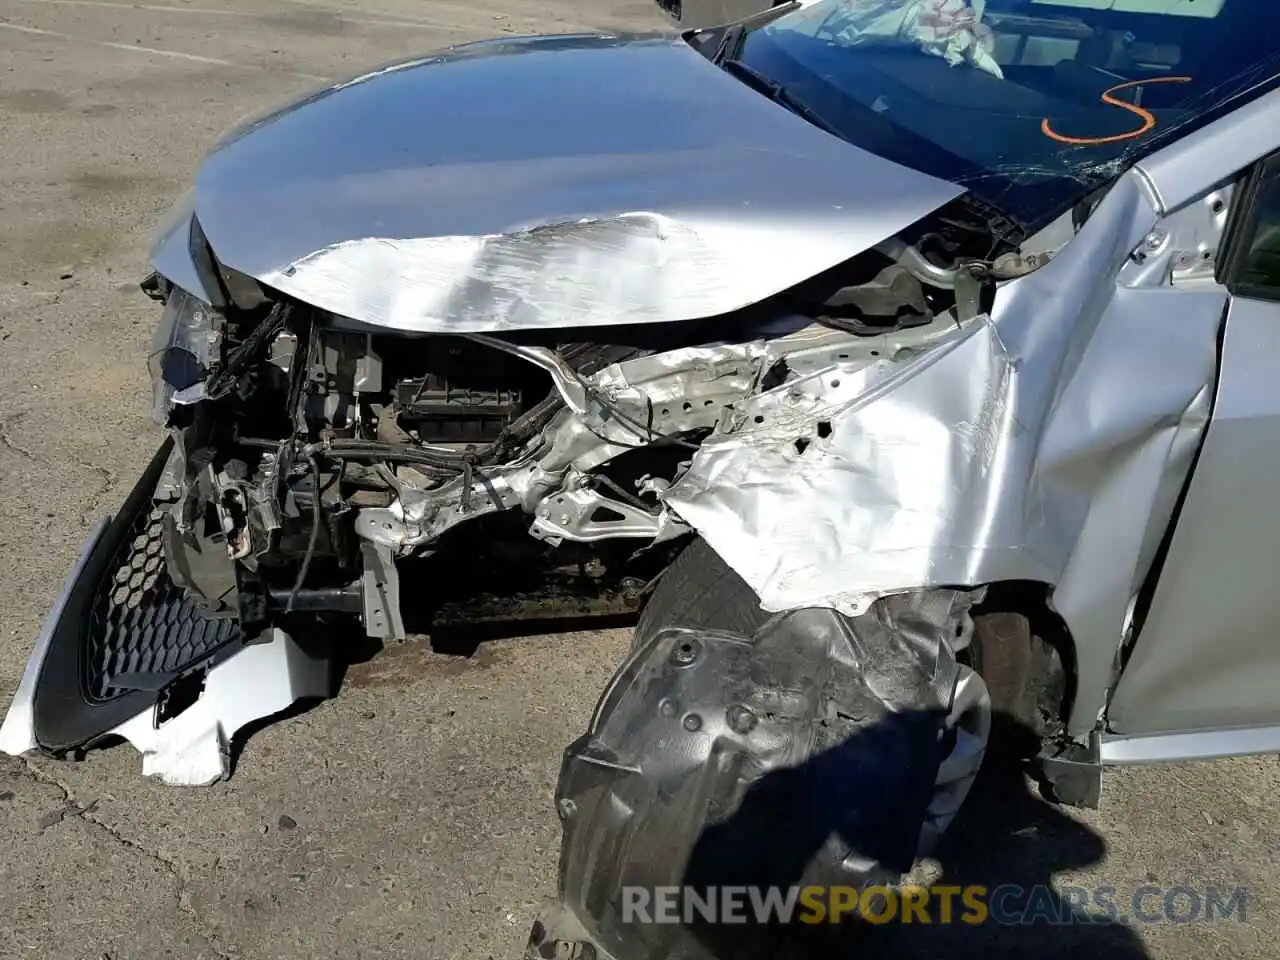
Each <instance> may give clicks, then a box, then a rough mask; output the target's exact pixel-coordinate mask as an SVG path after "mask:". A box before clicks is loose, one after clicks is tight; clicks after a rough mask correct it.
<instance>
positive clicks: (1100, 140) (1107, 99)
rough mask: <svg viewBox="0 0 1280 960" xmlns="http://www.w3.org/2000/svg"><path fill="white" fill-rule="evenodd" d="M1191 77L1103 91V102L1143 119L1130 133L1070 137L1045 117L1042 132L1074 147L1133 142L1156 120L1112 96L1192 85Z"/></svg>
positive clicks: (1135, 82)
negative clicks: (1151, 87)
mask: <svg viewBox="0 0 1280 960" xmlns="http://www.w3.org/2000/svg"><path fill="white" fill-rule="evenodd" d="M1191 79H1192V78H1191V77H1152V78H1150V79H1149V80H1129V81H1127V82H1126V83H1117V84H1116V85H1115V86H1114V87H1108V88H1107V89H1106V90H1104V91H1102V102H1103V103H1106V104H1110V105H1111V106H1113V107H1119V108H1120V109H1121V110H1128V111H1129V112H1130V113H1133V114H1136V115H1137V116H1139V117H1141V118H1142V126H1141V127H1139V128H1138V129H1137V130H1131V131H1129V132H1128V133H1117V134H1116V135H1114V136H1111V137H1069V136H1067V135H1066V134H1062V133H1058V132H1057V131H1056V130H1054V129H1053V127H1052V126H1050V125H1049V118H1048V117H1045V118H1044V119H1043V120H1041V121H1040V132H1041V133H1043V134H1044V135H1045V136H1046V137H1048V138H1049V139H1050V140H1056V141H1058V143H1069V144H1071V145H1072V146H1081V147H1096V146H1100V145H1101V144H1104V143H1119V142H1120V141H1121V140H1133V139H1135V138H1137V137H1140V136H1142V135H1143V134H1144V133H1146V132H1147V131H1148V130H1150V129H1151V128H1152V127H1154V126H1155V125H1156V118H1155V117H1154V116H1152V115H1151V113H1150V112H1148V111H1146V110H1143V109H1142V107H1139V106H1137V105H1136V104H1132V103H1125V102H1124V101H1123V100H1117V99H1116V98H1115V97H1113V96H1112V94H1113V93H1116V92H1118V91H1120V90H1127V89H1128V88H1129V87H1141V86H1145V85H1146V84H1149V83H1190V82H1191Z"/></svg>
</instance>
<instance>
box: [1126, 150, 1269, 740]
mask: <svg viewBox="0 0 1280 960" xmlns="http://www.w3.org/2000/svg"><path fill="white" fill-rule="evenodd" d="M1218 280H1219V282H1221V283H1223V284H1224V285H1225V286H1226V287H1227V289H1228V290H1229V291H1230V293H1231V299H1230V304H1229V307H1228V311H1227V317H1226V322H1225V325H1224V334H1223V339H1222V344H1221V349H1220V365H1219V383H1218V393H1217V398H1216V402H1215V405H1214V410H1213V415H1212V419H1211V421H1210V424H1209V427H1208V430H1207V431H1206V434H1205V441H1204V446H1203V448H1202V450H1201V452H1200V456H1199V460H1198V462H1197V464H1196V467H1195V469H1194V471H1193V473H1192V478H1191V481H1190V484H1189V485H1188V487H1187V490H1186V492H1185V498H1184V500H1183V504H1182V508H1181V511H1180V514H1179V516H1178V518H1177V521H1176V524H1175V527H1174V529H1173V532H1172V536H1171V538H1170V539H1169V541H1168V550H1167V553H1166V556H1165V558H1164V562H1163V565H1162V566H1161V568H1160V571H1159V575H1158V580H1157V583H1156V587H1155V590H1154V593H1153V594H1152V596H1151V602H1150V607H1149V609H1148V611H1147V613H1146V615H1145V617H1143V618H1142V620H1141V623H1140V625H1139V628H1138V633H1137V636H1136V638H1135V640H1134V643H1133V646H1132V648H1131V654H1130V656H1129V659H1128V662H1127V663H1126V665H1125V666H1124V669H1123V671H1122V673H1121V675H1120V679H1119V681H1118V683H1117V685H1116V686H1115V689H1114V691H1113V695H1112V697H1111V701H1110V704H1109V707H1108V710H1107V718H1106V719H1107V724H1106V729H1107V735H1106V736H1104V738H1103V748H1102V754H1103V759H1104V760H1112V761H1115V762H1123V761H1129V762H1138V761H1142V760H1160V759H1175V758H1178V757H1184V756H1188V757H1190V756H1214V755H1224V754H1235V753H1252V752H1262V751H1272V750H1280V616H1278V614H1280V155H1273V156H1271V157H1270V158H1268V159H1265V160H1263V161H1262V162H1260V163H1258V164H1257V165H1256V166H1255V167H1254V169H1253V170H1252V171H1251V172H1250V173H1249V174H1248V176H1247V177H1246V179H1245V182H1244V186H1243V189H1242V190H1240V191H1238V192H1237V199H1236V207H1235V209H1234V210H1233V211H1232V214H1231V220H1230V224H1229V226H1228V230H1227V236H1226V240H1225V243H1224V246H1223V253H1222V256H1221V258H1220V263H1219V268H1218Z"/></svg>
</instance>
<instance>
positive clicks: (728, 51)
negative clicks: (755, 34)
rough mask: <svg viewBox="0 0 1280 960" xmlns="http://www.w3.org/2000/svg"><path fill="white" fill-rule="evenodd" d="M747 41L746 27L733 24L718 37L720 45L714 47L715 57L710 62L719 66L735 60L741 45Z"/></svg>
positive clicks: (740, 50)
mask: <svg viewBox="0 0 1280 960" xmlns="http://www.w3.org/2000/svg"><path fill="white" fill-rule="evenodd" d="M746 39H747V25H746V24H745V23H735V24H734V25H733V26H732V27H730V28H729V29H728V30H726V31H725V32H724V34H723V36H721V37H720V45H719V46H718V47H716V55H715V56H714V57H712V58H711V62H712V63H714V64H716V65H720V64H722V63H724V62H725V61H726V60H735V59H737V57H738V54H740V53H742V45H743V44H744V43H745V42H746Z"/></svg>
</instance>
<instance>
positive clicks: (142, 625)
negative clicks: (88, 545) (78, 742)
mask: <svg viewBox="0 0 1280 960" xmlns="http://www.w3.org/2000/svg"><path fill="white" fill-rule="evenodd" d="M163 516H164V515H163V513H162V511H160V510H159V509H156V508H151V509H150V510H143V511H140V512H139V514H138V516H137V519H135V520H134V523H133V527H132V529H131V530H130V533H129V537H128V538H127V539H126V540H125V541H124V543H123V544H121V546H120V548H119V550H118V551H117V553H116V556H115V558H114V560H113V563H112V565H111V568H110V569H109V571H108V573H107V575H106V576H105V577H104V578H103V581H102V583H101V585H100V586H99V588H98V594H97V596H96V598H95V600H94V605H93V614H92V616H91V618H90V624H89V637H88V644H87V651H86V652H87V661H88V662H87V664H86V667H87V669H86V671H85V679H86V681H87V686H88V689H87V690H86V691H85V692H86V693H88V694H89V695H90V696H91V697H93V698H94V699H96V700H99V701H102V700H109V699H111V698H113V697H115V696H117V695H119V694H121V693H123V692H125V691H127V690H130V689H159V688H160V687H162V686H164V685H165V683H166V681H167V680H168V679H169V678H172V677H173V675H174V674H177V673H180V672H182V671H183V670H185V669H187V668H188V667H191V666H193V665H195V664H197V663H199V662H200V661H202V660H204V659H206V658H207V657H209V656H210V655H211V654H213V653H214V652H215V651H217V650H218V649H219V648H220V647H223V646H225V645H226V644H228V643H231V642H232V641H235V640H239V639H240V636H241V634H240V627H239V624H238V622H237V621H236V620H234V619H232V618H227V617H211V616H209V615H207V614H206V613H205V612H204V611H202V610H201V609H200V608H199V607H197V606H196V604H195V603H193V602H192V601H191V600H190V599H189V598H188V597H187V595H186V593H185V591H183V590H182V589H181V588H180V587H179V586H177V584H175V583H174V582H173V581H172V580H171V579H170V578H169V574H168V572H167V571H166V569H165V561H164V544H163V540H162V529H163V528H162V520H163Z"/></svg>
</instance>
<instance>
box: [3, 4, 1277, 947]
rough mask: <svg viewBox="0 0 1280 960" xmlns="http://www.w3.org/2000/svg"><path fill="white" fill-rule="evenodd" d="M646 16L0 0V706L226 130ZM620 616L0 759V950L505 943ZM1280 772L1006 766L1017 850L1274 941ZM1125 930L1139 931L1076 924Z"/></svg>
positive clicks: (87, 510)
mask: <svg viewBox="0 0 1280 960" xmlns="http://www.w3.org/2000/svg"><path fill="white" fill-rule="evenodd" d="M659 22H660V20H659V18H658V16H657V14H656V12H655V11H653V10H651V9H650V0H359V2H355V0H348V2H344V0H193V2H187V0H154V2H150V3H145V2H139V3H134V2H107V0H0V479H2V480H3V497H0V601H2V603H0V706H3V705H5V704H7V699H8V695H9V692H10V691H12V690H13V689H14V687H15V686H16V684H17V681H18V677H19V675H20V673H21V671H22V667H23V664H24V662H25V660H26V657H27V652H28V649H29V645H30V643H31V641H32V639H33V638H34V637H35V635H36V632H37V629H38V626H39V621H40V618H41V616H42V614H43V613H44V611H45V609H46V608H47V606H48V605H49V603H50V602H51V601H52V599H53V598H54V595H55V593H56V591H57V589H58V585H59V582H60V581H61V578H62V577H63V575H64V572H65V571H66V570H67V568H68V566H69V564H70V563H71V562H72V560H73V558H74V556H75V554H76V552H77V551H78V549H79V547H80V544H81V541H82V539H83V538H84V536H85V534H86V532H87V529H88V524H89V523H90V521H91V520H92V519H93V518H95V517H97V516H99V515H101V514H103V513H104V512H107V511H110V510H113V509H114V508H115V506H116V505H117V503H118V501H119V500H120V498H121V497H122V496H123V495H124V493H125V492H126V490H127V488H128V486H129V485H130V484H131V483H132V482H133V479H134V476H135V474H136V472H137V471H138V470H139V468H140V466H141V465H142V464H143V463H144V461H145V459H146V458H147V457H148V456H149V454H150V452H151V451H152V449H153V448H154V446H155V445H156V443H157V441H158V439H159V437H158V434H157V430H156V429H155V428H154V427H152V426H151V425H150V422H149V421H148V419H147V392H146V371H145V369H144V364H143V356H144V352H145V347H146V344H147V341H148V337H149V335H150V333H151V330H152V327H153V325H154V323H155V321H156V319H157V315H158V314H157V310H156V309H155V307H154V306H153V305H152V304H150V303H149V302H148V301H146V300H145V299H144V298H143V297H142V296H141V295H140V294H139V292H138V291H137V288H136V282H137V280H138V279H140V277H141V276H142V275H143V273H144V272H145V269H146V268H145V260H144V258H145V252H146V243H147V236H148V232H149V230H150V228H151V226H152V224H153V223H154V222H155V220H156V218H157V216H158V215H159V214H160V213H161V212H162V211H163V210H164V209H165V208H166V206H167V205H168V204H169V203H170V201H171V200H172V199H173V198H174V197H175V196H176V195H177V194H178V193H179V191H180V190H182V189H183V187H184V186H185V184H186V183H187V182H188V180H189V178H190V177H191V175H192V173H193V171H194V169H195V167H196V164H197V161H198V159H199V157H200V155H201V154H202V152H203V151H204V150H205V149H206V148H207V147H208V146H209V144H210V143H211V141H212V140H213V138H214V136H215V135H216V134H217V132H218V131H219V130H221V129H223V128H224V127H226V126H228V125H229V124H231V123H232V122H233V121H235V120H237V119H239V118H241V117H242V116H244V115H245V114H248V113H251V112H255V111H257V110H259V109H261V108H263V107H265V106H267V105H269V104H271V103H272V102H274V101H278V100H280V99H282V98H286V97H289V96H291V95H294V94H297V93H299V92H301V91H304V90H306V89H307V88H309V87H312V86H314V85H315V84H316V83H318V82H320V81H322V80H323V79H326V78H330V77H337V76H341V75H344V74H348V73H351V72H354V71H356V70H357V69H359V68H362V67H365V66H367V65H371V64H375V63H378V62H380V61H383V60H387V59H390V58H393V57H397V56H401V55H405V54H409V53H412V52H421V51H424V50H429V49H431V48H434V47H438V46H441V45H444V44H448V43H452V42H458V41H461V40H466V39H470V38H478V37H483V36H486V35H494V34H501V33H528V32H550V31H573V30H579V29H582V28H584V27H588V26H594V27H614V28H618V27H627V26H632V27H634V26H652V25H656V24H658V23H659ZM625 643H626V637H625V635H624V634H622V633H619V632H617V631H615V632H609V633H603V634H582V633H579V634H570V635H562V636H557V637H554V638H548V637H540V638H529V639H524V640H518V641H506V642H502V643H496V644H492V645H489V646H487V647H485V648H482V650H481V653H480V654H479V655H478V656H477V657H476V658H475V659H473V660H470V661H465V660H456V659H449V658H446V657H442V656H438V655H433V654H431V653H429V652H427V651H425V650H422V649H420V648H418V647H415V646H405V647H400V648H397V649H395V650H393V651H390V652H388V653H386V654H384V655H383V656H381V657H379V658H378V659H375V660H374V661H373V662H371V663H368V664H364V665H362V666H359V667H356V668H354V669H353V670H352V671H351V673H350V674H349V675H348V677H347V680H346V683H345V686H344V688H343V690H342V692H341V695H340V696H339V697H338V698H337V699H335V700H332V701H330V702H327V703H324V704H322V705H321V706H319V707H317V708H316V709H314V710H311V711H310V712H308V713H306V714H304V715H302V716H298V717H295V718H293V719H289V720H286V721H283V722H281V723H278V724H276V725H274V726H271V727H268V728H266V729H264V730H262V731H261V732H259V733H258V734H256V735H255V736H254V737H253V738H252V739H251V740H250V741H249V742H248V745H247V747H246V749H245V750H244V752H243V755H242V757H241V759H240V763H239V767H238V769H237V771H236V773H235V776H234V777H233V778H232V779H231V780H230V781H229V782H227V783H224V784H220V785H218V786H215V787H213V788H211V789H208V790H175V789H172V788H165V787H162V786H159V785H156V784H153V783H150V782H146V781H144V780H142V779H141V777H140V776H139V774H138V771H139V763H138V758H137V756H136V755H135V753H134V752H133V750H132V749H131V748H129V747H128V746H122V747H117V748H114V749H110V750H105V751H100V752H97V753H94V754H92V755H91V756H90V757H89V758H88V759H87V760H86V761H84V762H81V763H53V762H49V761H45V760H31V761H19V760H11V759H8V758H4V759H2V760H0V848H2V849H3V850H4V853H3V855H0V956H3V957H56V958H79V957H84V958H91V960H102V958H107V957H109V958H112V960H120V958H146V957H162V956H167V957H183V958H185V957H209V958H214V957H251V958H268V957H280V958H290V960H293V958H297V960H303V958H306V960H313V958H323V957H334V958H343V960H354V958H357V957H370V958H373V957H377V958H395V957H426V958H450V957H458V958H462V957H466V958H481V957H495V958H504V957H513V956H515V955H517V953H518V951H519V949H520V947H521V946H522V944H523V942H524V939H525V936H526V932H527V930H528V927H529V923H530V920H531V919H532V916H533V914H534V911H535V909H536V905H537V904H538V902H539V901H540V900H541V899H542V898H544V897H546V896H549V895H550V894H551V893H552V892H553V889H554V878H555V864H556V854H557V845H558V833H559V831H558V826H557V823H556V820H555V817H554V813H553V810H552V806H551V796H552V790H553V786H554V781H555V775H556V770H557V766H558V761H559V752H560V750H561V748H562V746H563V745H564V744H565V743H566V742H568V741H569V739H570V738H571V737H573V736H574V735H575V734H576V733H578V732H579V731H580V730H581V728H582V726H583V724H584V722H585V719H586V717H587V714H588V711H589V710H590V708H591V706H592V703H593V701H594V699H595V696H596V694H597V692H598V691H599V689H600V688H601V686H602V684H603V683H604V681H605V680H606V678H607V677H608V675H609V673H610V671H611V668H612V665H613V664H614V663H615V662H616V660H617V658H618V657H619V656H620V653H621V651H622V650H623V649H624V645H625ZM1278 787H1280V764H1277V762H1276V758H1275V757H1265V758H1260V759H1248V760H1240V761H1232V762H1222V763H1213V764H1205V765H1201V766H1188V767H1179V768H1173V769H1145V770H1131V771H1122V772H1117V773H1113V774H1111V775H1110V776H1109V778H1108V780H1107V783H1106V789H1105V796H1104V801H1103V807H1102V809H1101V811H1100V812H1098V813H1097V814H1092V815H1087V816H1074V815H1073V817H1072V818H1070V819H1069V818H1067V817H1065V816H1064V815H1063V814H1062V813H1060V812H1057V811H1054V810H1052V809H1050V808H1047V807H1045V806H1044V805H1043V804H1039V802H1038V801H1032V800H1030V799H1029V798H1026V797H1023V798H1020V799H1019V800H1018V803H1020V804H1022V807H1021V810H1022V814H1021V816H1022V817H1023V819H1022V821H1021V826H1020V827H1019V829H1018V830H1017V831H1016V832H1015V833H1014V834H1013V835H1012V839H1007V840H1006V843H1008V844H1012V845H1013V848H1010V849H1009V851H1008V852H1009V858H1010V859H1009V862H1010V863H1015V862H1016V863H1018V864H1021V866H1020V867H1019V869H1020V870H1021V871H1022V872H1021V873H1019V874H1018V875H1019V876H1027V875H1029V874H1027V872H1026V871H1027V870H1028V869H1029V870H1031V871H1032V873H1033V874H1036V875H1042V876H1043V877H1045V878H1048V877H1050V876H1053V877H1054V878H1055V879H1056V880H1057V881H1058V882H1059V883H1063V884H1078V885H1084V886H1089V887H1096V886H1104V885H1110V886H1114V887H1116V888H1117V889H1118V891H1119V895H1118V899H1119V900H1120V901H1121V902H1122V906H1123V905H1124V902H1125V899H1126V898H1127V896H1128V891H1129V890H1131V889H1132V888H1133V887H1134V886H1135V885H1139V884H1144V883H1153V884H1159V885H1162V886H1163V887H1172V886H1177V885H1188V886H1195V887H1201V888H1202V887H1204V886H1206V885H1217V886H1219V887H1224V888H1226V887H1236V886H1244V887H1246V888H1247V890H1248V893H1247V911H1246V920H1245V922H1243V923H1240V922H1235V921H1232V922H1227V923H1217V924H1206V923H1203V922H1197V923H1190V924H1168V923H1165V924H1158V925H1152V926H1146V927H1142V928H1141V929H1139V930H1138V931H1137V936H1138V937H1140V938H1141V943H1142V944H1143V948H1144V949H1145V950H1146V951H1147V952H1148V953H1149V954H1150V955H1151V956H1155V957H1169V958H1183V957H1185V958H1190V957H1197V958H1198V957H1203V956H1206V955H1211V956H1222V957H1269V956H1274V954H1275V948H1274V947H1273V946H1272V945H1271V944H1272V941H1273V938H1274V937H1275V935H1276V934H1277V933H1280V923H1278V922H1277V921H1278V919H1280V908H1277V906H1276V905H1275V902H1274V899H1273V896H1272V892H1273V889H1274V883H1275V880H1276V878H1277V875H1278V873H1280V867H1277V866H1276V861H1277V854H1278V853H1280V849H1278V847H1280V809H1278V807H1277V804H1276V802H1275V797H1276V793H1277V788H1278ZM1002 802H1003V801H1002ZM981 803H987V804H994V800H992V799H991V798H989V797H984V798H980V804H981ZM989 812H990V808H984V809H982V810H979V811H978V814H979V815H985V814H989ZM975 835H976V834H975ZM984 843H985V841H984ZM979 847H981V848H982V850H983V851H985V852H986V853H987V854H990V853H991V852H992V850H993V849H995V848H991V847H984V846H982V845H981V844H980V845H979ZM1014 848H1016V849H1014ZM957 849H960V850H962V849H963V844H961V847H960V848H957ZM973 852H974V851H973V850H970V851H969V854H972V853H973ZM955 856H956V857H960V856H962V853H957V854H955ZM945 859H946V858H944V860H945ZM988 860H989V861H990V856H988ZM944 866H946V867H947V868H948V869H952V867H953V866H956V865H952V864H944ZM987 866H988V867H991V866H992V864H991V863H990V862H988V863H987ZM995 866H996V867H997V868H998V867H999V864H996V865H995ZM964 873H965V870H964V865H963V864H960V865H958V866H957V868H956V875H964ZM1000 879H1001V877H1000V875H999V869H996V871H995V872H994V873H990V872H989V873H988V875H987V880H988V881H990V882H1000ZM1157 902H1158V901H1157ZM974 936H975V937H976V934H975V935H974ZM972 939H973V938H971V940H972ZM1121 941H1125V942H1127V943H1128V948H1135V947H1136V945H1137V943H1138V942H1139V941H1138V940H1136V939H1131V938H1130V939H1129V940H1126V938H1123V937H1122V938H1120V941H1117V940H1115V939H1114V938H1106V939H1098V938H1088V937H1086V938H1085V939H1084V940H1083V941H1080V942H1079V945H1080V946H1081V947H1082V948H1088V949H1091V950H1092V951H1093V952H1094V953H1095V954H1101V955H1104V956H1105V955H1108V950H1112V952H1113V953H1114V951H1115V950H1116V949H1118V948H1115V943H1118V942H1121ZM973 942H974V943H977V942H979V941H978V940H973ZM1059 942H1060V938H1058V936H1057V934H1055V933H1053V932H1049V933H1047V934H1046V933H1044V931H1043V930H1040V931H1038V932H1037V933H1036V934H1035V935H1034V937H1029V938H1020V937H1014V938H1012V939H1009V938H1005V939H1003V940H1002V939H1000V938H999V937H996V938H994V939H991V940H990V941H989V943H988V942H984V944H985V945H984V946H983V948H982V951H981V952H984V953H986V954H991V955H1003V956H1023V955H1028V956H1030V955H1036V956H1043V955H1045V954H1051V953H1054V952H1055V950H1054V949H1053V948H1054V944H1055V943H1059ZM1073 942H1074V941H1073ZM1108 945H1110V946H1108ZM899 946H902V944H901V943H900V944H899ZM957 947H958V943H952V944H950V946H949V947H948V948H947V952H948V953H949V955H957ZM909 948H910V942H909V941H908V942H907V951H906V952H908V953H910V952H912V951H911V950H910V949H909ZM925 949H926V948H924V947H921V950H925ZM928 949H929V952H928V953H927V954H925V953H921V950H917V951H915V952H916V953H917V954H918V955H933V950H932V948H928ZM959 952H969V951H966V950H963V949H961V950H959ZM1125 955H1141V951H1140V950H1139V951H1138V952H1137V953H1133V951H1132V949H1131V950H1130V952H1129V953H1126V954H1125Z"/></svg>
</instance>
